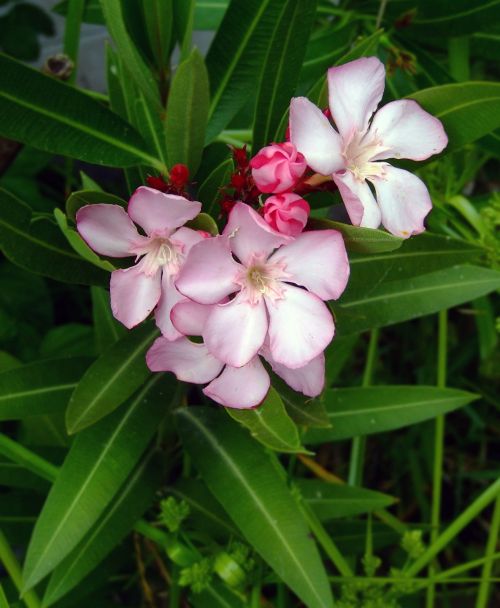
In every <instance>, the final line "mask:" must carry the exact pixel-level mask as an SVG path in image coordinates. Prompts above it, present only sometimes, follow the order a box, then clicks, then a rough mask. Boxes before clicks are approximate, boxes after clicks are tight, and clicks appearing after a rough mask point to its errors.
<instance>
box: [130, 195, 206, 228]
mask: <svg viewBox="0 0 500 608" xmlns="http://www.w3.org/2000/svg"><path fill="white" fill-rule="evenodd" d="M200 211H201V203H198V202H197V201H188V199H187V198H184V197H183V196H177V195H175V194H165V193H164V192H160V191H159V190H155V189H154V188H148V187H147V186H140V187H139V188H137V190H136V191H135V192H134V194H132V196H131V198H130V201H129V203H128V214H129V215H130V217H131V218H132V219H133V220H134V222H135V223H136V224H139V226H141V227H142V228H143V229H144V230H145V232H146V234H148V235H151V234H153V233H158V234H164V235H165V236H168V235H169V234H170V233H171V232H172V231H173V230H175V229H176V228H178V227H179V226H182V225H183V224H185V223H186V222H187V221H188V220H192V219H193V218H194V217H196V216H197V215H198V213H199V212H200Z"/></svg>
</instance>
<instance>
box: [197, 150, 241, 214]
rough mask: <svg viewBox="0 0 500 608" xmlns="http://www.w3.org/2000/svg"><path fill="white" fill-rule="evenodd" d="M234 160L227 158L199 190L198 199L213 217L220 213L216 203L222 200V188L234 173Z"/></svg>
mask: <svg viewBox="0 0 500 608" xmlns="http://www.w3.org/2000/svg"><path fill="white" fill-rule="evenodd" d="M233 166H234V165H233V159H232V158H226V159H225V160H223V161H222V162H221V163H220V164H219V165H217V167H215V169H214V170H213V171H212V172H211V173H210V175H208V177H207V178H206V180H205V181H204V182H203V183H202V184H201V186H200V189H199V190H198V199H199V200H200V201H201V203H203V209H204V211H206V212H207V213H209V214H211V215H213V214H215V213H217V212H218V209H216V208H215V205H216V203H217V202H218V201H219V200H221V199H222V194H221V190H220V189H221V188H222V187H223V186H225V185H226V184H228V183H229V180H230V178H231V173H232V172H233Z"/></svg>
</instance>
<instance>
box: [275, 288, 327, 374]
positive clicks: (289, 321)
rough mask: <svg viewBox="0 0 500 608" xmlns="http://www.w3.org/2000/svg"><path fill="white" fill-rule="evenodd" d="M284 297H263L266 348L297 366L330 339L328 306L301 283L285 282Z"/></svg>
mask: <svg viewBox="0 0 500 608" xmlns="http://www.w3.org/2000/svg"><path fill="white" fill-rule="evenodd" d="M283 287H284V288H285V294H284V298H283V299H282V300H275V301H274V302H271V301H269V300H268V299H266V304H267V309H268V311H269V349H270V351H271V355H272V357H273V359H274V360H275V361H276V362H277V363H282V364H283V365H285V366H286V367H289V368H291V369H296V368H298V367H303V366H304V365H307V363H309V361H311V360H312V359H314V358H315V357H317V356H318V355H319V354H320V353H321V352H322V351H323V350H324V349H325V348H326V347H327V346H328V344H329V343H330V341H331V339H332V338H333V334H334V325H333V319H332V315H331V313H330V311H329V310H328V308H327V306H326V305H325V304H324V303H323V302H322V301H321V300H320V299H319V298H318V296H315V295H314V294H312V293H309V292H308V291H306V290H305V289H300V287H293V286H292V285H285V284H283Z"/></svg>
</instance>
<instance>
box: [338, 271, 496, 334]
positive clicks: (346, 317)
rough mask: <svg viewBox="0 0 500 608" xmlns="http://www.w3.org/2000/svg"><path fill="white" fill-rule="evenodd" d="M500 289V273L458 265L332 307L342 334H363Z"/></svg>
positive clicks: (383, 286) (393, 283)
mask: <svg viewBox="0 0 500 608" xmlns="http://www.w3.org/2000/svg"><path fill="white" fill-rule="evenodd" d="M499 287H500V272H497V271H495V270H489V269H488V268H482V267H480V266H454V267H452V268H447V269H445V270H438V271H437V272H430V273H428V274H423V275H420V276H417V277H414V278H410V279H407V280H400V281H387V282H382V283H380V284H379V285H378V286H377V287H376V288H375V289H373V290H371V291H368V292H365V293H356V294H353V296H352V297H347V296H348V295H349V294H348V293H346V295H345V297H344V296H342V298H341V299H340V300H339V303H335V304H332V303H331V304H330V306H331V307H332V308H333V310H334V312H335V316H336V318H337V330H338V333H339V334H341V333H342V334H352V333H359V332H361V331H364V330H366V329H371V328H373V327H384V326H386V325H393V324H394V323H401V322H402V321H408V320H409V319H415V318H417V317H423V316H425V315H429V314H432V313H435V312H438V311H439V310H443V309H444V308H451V307H453V306H457V305H459V304H463V303H464V302H470V301H471V300H474V299H476V298H478V297H479V296H482V295H485V294H487V293H490V292H492V291H495V290H496V289H498V288H499Z"/></svg>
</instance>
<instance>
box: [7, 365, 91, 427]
mask: <svg viewBox="0 0 500 608" xmlns="http://www.w3.org/2000/svg"><path fill="white" fill-rule="evenodd" d="M91 361H92V360H91V359H88V358H87V357H65V358H64V359H47V360H44V361H35V362H33V363H28V364H26V365H22V366H20V367H16V368H14V369H11V370H9V371H5V372H3V373H1V374H0V420H22V419H23V418H27V417H30V416H42V415H45V414H52V413H54V412H59V413H62V412H64V409H65V407H66V404H67V403H68V399H69V397H70V395H71V393H72V392H73V390H74V388H75V387H76V385H77V384H78V382H79V380H80V378H81V377H82V375H83V374H84V372H85V370H86V369H87V368H88V366H89V365H90V363H91Z"/></svg>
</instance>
